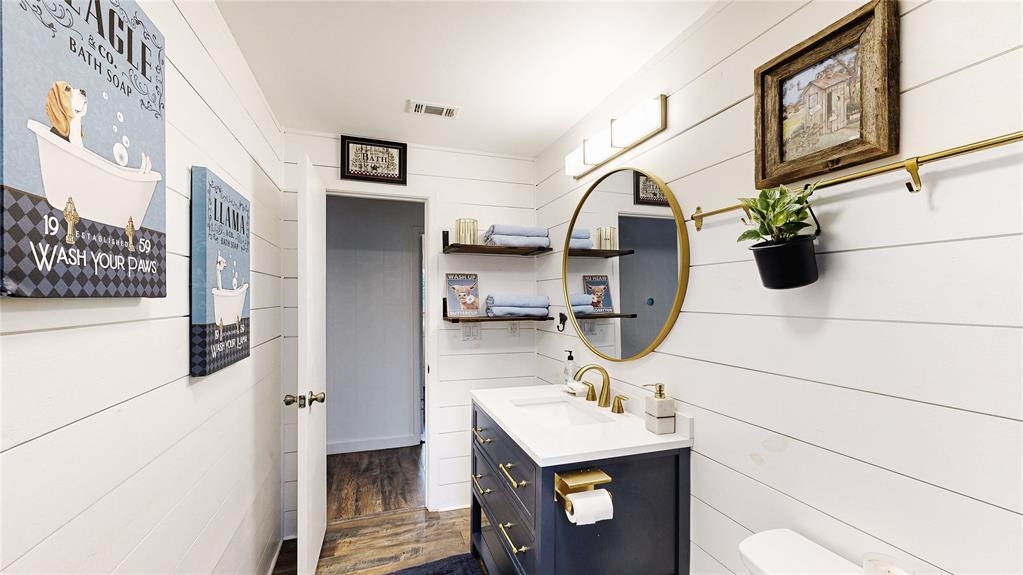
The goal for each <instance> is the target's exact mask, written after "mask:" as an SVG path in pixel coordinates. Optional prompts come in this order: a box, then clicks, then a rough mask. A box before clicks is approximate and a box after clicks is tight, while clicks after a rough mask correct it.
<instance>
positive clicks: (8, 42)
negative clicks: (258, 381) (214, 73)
mask: <svg viewBox="0 0 1023 575" xmlns="http://www.w3.org/2000/svg"><path fill="white" fill-rule="evenodd" d="M0 26H2V34H0V37H3V52H2V54H0V59H2V64H0V65H2V68H3V69H2V77H3V88H2V91H0V100H2V105H0V108H2V109H3V122H2V126H3V131H2V136H0V164H2V165H0V168H2V169H0V179H2V187H3V202H2V206H3V220H2V222H3V223H2V232H3V244H2V245H3V265H2V269H0V277H2V282H0V295H5V296H15V297H54V298H63V297H165V296H166V295H167V271H166V263H167V255H166V253H167V241H166V232H167V225H166V211H167V208H166V200H165V196H166V192H165V186H164V181H163V180H164V178H163V172H164V158H165V147H166V143H165V142H166V137H165V125H164V121H165V120H164V93H165V90H164V40H163V36H162V35H161V34H160V31H159V30H158V29H157V28H156V26H154V25H153V23H152V21H150V20H149V18H148V17H146V14H145V12H144V11H143V10H142V8H140V7H139V6H138V4H137V3H136V2H135V1H134V0H117V1H115V0H64V1H61V2H53V1H51V0H21V1H20V2H11V3H5V5H4V7H3V14H2V22H0Z"/></svg>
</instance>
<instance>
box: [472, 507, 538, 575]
mask: <svg viewBox="0 0 1023 575" xmlns="http://www.w3.org/2000/svg"><path fill="white" fill-rule="evenodd" d="M494 494H495V495H496V497H493V498H490V499H487V500H486V502H485V503H483V504H482V505H480V508H481V509H482V511H483V524H484V526H486V527H485V528H484V530H483V533H484V536H485V538H486V541H487V544H488V545H487V546H488V547H489V548H490V550H491V552H493V553H495V554H497V553H502V554H503V555H504V557H505V558H507V559H508V561H510V562H511V563H513V564H514V565H515V572H516V573H522V574H525V575H532V574H533V573H535V572H536V544H535V540H534V536H533V532H532V530H530V529H529V528H528V527H527V526H526V525H524V524H522V520H521V515H520V514H519V513H518V512H517V511H516V510H515V508H514V507H512V506H511V505H509V504H508V503H509V501H508V500H507V494H506V493H505V492H504V490H499V491H495V492H494ZM494 540H497V541H498V544H497V545H494V544H493V543H492V542H493V541H494ZM498 562H499V563H500V562H501V561H498Z"/></svg>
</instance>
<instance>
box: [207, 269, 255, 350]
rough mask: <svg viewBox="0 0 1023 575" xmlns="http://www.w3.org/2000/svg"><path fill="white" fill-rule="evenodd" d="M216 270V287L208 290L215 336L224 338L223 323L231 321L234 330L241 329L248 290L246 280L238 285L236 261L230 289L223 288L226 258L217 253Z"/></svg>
mask: <svg viewBox="0 0 1023 575" xmlns="http://www.w3.org/2000/svg"><path fill="white" fill-rule="evenodd" d="M214 267H215V268H216V271H217V287H215V288H212V289H211V290H210V294H211V295H212V296H213V323H214V325H216V338H217V339H223V338H224V324H225V323H228V324H231V323H233V324H234V325H235V329H236V330H239V331H240V330H241V329H242V311H243V310H244V309H245V295H246V294H247V293H248V291H249V284H248V282H246V283H244V284H242V285H238V281H239V280H238V270H237V267H238V266H237V262H235V266H234V267H235V269H234V270H233V272H232V275H231V289H224V279H223V274H224V270H225V269H227V259H226V258H224V256H222V255H221V254H220V253H217V259H216V260H215V262H214ZM225 320H226V322H225Z"/></svg>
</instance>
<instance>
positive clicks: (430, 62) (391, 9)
mask: <svg viewBox="0 0 1023 575" xmlns="http://www.w3.org/2000/svg"><path fill="white" fill-rule="evenodd" d="M217 4H218V6H219V7H220V10H221V12H222V13H223V15H224V18H225V19H226V20H227V23H228V25H229V26H230V28H231V31H232V32H233V33H234V36H235V39H236V40H237V41H238V44H239V46H241V49H242V52H243V53H244V55H245V58H246V59H247V60H248V63H249V66H250V67H251V68H252V70H253V72H254V73H255V75H256V79H257V80H258V81H259V84H260V86H261V87H262V89H263V92H264V93H265V94H266V97H267V100H268V101H269V102H270V106H271V107H272V108H273V111H274V113H275V114H276V115H277V118H278V119H279V120H280V122H281V123H282V124H283V125H284V126H286V127H288V128H297V129H305V130H315V131H322V132H337V133H345V134H353V135H360V136H366V137H375V138H382V139H390V140H398V141H404V142H413V143H418V144H429V145H435V146H443V147H451V148H463V149H470V150H481V151H488V152H500V153H506V154H512V155H519V156H528V157H533V156H536V155H537V154H539V152H541V151H542V150H543V149H544V148H545V147H546V146H547V145H549V144H551V143H552V142H554V141H555V140H556V139H557V138H558V137H559V136H561V135H562V134H563V133H565V132H566V131H567V130H568V129H569V128H570V127H571V126H572V125H574V124H575V123H576V122H577V121H578V120H580V119H581V118H582V117H583V115H584V114H585V113H586V112H587V111H589V110H590V109H592V108H593V107H595V106H596V105H597V104H598V103H600V101H601V100H603V99H604V97H606V96H607V95H608V94H610V93H611V92H612V91H613V90H614V89H615V88H616V87H618V86H619V85H620V84H621V83H622V82H623V81H624V80H625V79H626V78H628V77H629V76H630V75H631V74H632V73H634V72H635V71H637V70H638V69H639V68H640V67H642V66H643V65H644V64H645V63H646V62H647V61H648V60H649V59H650V58H652V57H653V56H655V55H656V54H657V53H658V52H659V51H660V50H661V49H662V48H664V47H665V46H667V45H668V44H669V43H670V42H671V41H672V40H673V39H674V38H675V37H676V36H677V35H679V34H680V33H681V32H682V31H683V30H684V29H685V28H686V27H688V26H689V25H690V24H692V23H693V22H695V21H696V20H697V19H698V18H699V17H700V16H701V15H702V14H703V13H704V12H705V11H706V10H707V8H709V7H710V5H711V2H710V1H682V2H615V3H607V2H522V3H519V2H324V1H321V2H293V1H283V0H274V1H266V0H218V2H217ZM653 95H654V94H651V96H653ZM407 98H415V99H419V100H424V101H426V102H430V103H439V104H445V105H452V106H458V107H460V108H461V111H460V113H459V117H458V118H456V119H454V120H451V119H445V118H438V117H432V116H414V115H411V114H406V113H405V112H404V108H405V100H406V99H407Z"/></svg>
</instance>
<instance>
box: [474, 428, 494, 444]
mask: <svg viewBox="0 0 1023 575" xmlns="http://www.w3.org/2000/svg"><path fill="white" fill-rule="evenodd" d="M481 431H483V428H482V427H474V428H472V434H473V435H475V436H476V441H477V442H478V443H479V444H480V445H484V444H486V443H490V442H491V441H493V439H491V438H489V437H483V435H482V434H481V433H480V432H481Z"/></svg>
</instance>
